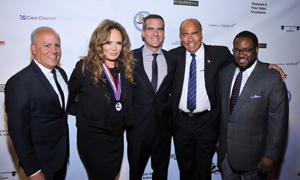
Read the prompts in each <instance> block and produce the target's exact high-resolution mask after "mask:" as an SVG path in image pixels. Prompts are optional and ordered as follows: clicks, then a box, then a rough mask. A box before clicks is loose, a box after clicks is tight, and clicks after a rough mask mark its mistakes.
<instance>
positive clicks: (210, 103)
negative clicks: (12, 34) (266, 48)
mask: <svg viewBox="0 0 300 180" xmlns="http://www.w3.org/2000/svg"><path fill="white" fill-rule="evenodd" d="M179 30H180V35H179V36H180V41H181V46H180V47H178V48H175V49H172V50H170V51H166V50H164V49H162V46H163V42H164V38H165V22H164V19H163V18H162V17H161V16H160V15H156V14H150V15H148V16H147V17H145V18H144V21H143V27H142V31H141V36H142V39H143V41H144V45H143V46H141V47H140V48H138V49H135V50H131V44H130V40H129V37H128V34H127V32H126V30H125V29H124V27H123V26H122V25H120V24H119V23H117V22H115V21H112V20H104V21H102V22H101V24H100V25H99V26H98V27H97V28H96V29H95V30H94V32H93V33H92V36H91V38H90V42H89V48H88V53H87V55H86V56H84V57H82V58H81V59H80V60H79V61H78V62H77V64H76V67H75V68H74V70H73V72H72V74H71V76H70V79H69V81H67V77H66V73H65V72H64V71H63V70H62V69H61V68H60V67H59V63H60V57H61V47H60V38H59V35H58V34H57V33H56V32H55V31H54V30H53V29H52V28H49V27H39V28H37V29H36V30H34V31H33V33H32V37H31V53H32V61H31V63H30V65H29V66H27V67H26V68H24V69H23V70H21V71H20V72H18V73H17V74H16V75H14V76H13V77H11V78H10V79H9V80H8V82H7V84H6V87H5V107H6V112H7V118H8V129H9V134H10V136H11V138H12V141H13V144H14V147H15V149H16V152H17V154H18V157H19V159H20V164H21V166H22V167H23V169H24V171H25V173H26V175H27V176H29V177H30V179H32V180H34V179H47V180H48V179H49V180H51V179H53V180H56V179H64V178H65V173H66V166H67V160H68V153H69V147H68V126H67V121H66V118H67V113H69V114H72V115H75V116H76V126H77V130H78V131H77V148H78V153H79V155H80V158H81V160H82V162H83V164H84V167H85V169H86V171H87V174H88V178H89V179H91V180H97V179H105V180H113V179H118V177H119V172H120V168H121V164H122V157H123V149H124V144H123V134H124V131H126V134H127V144H128V162H129V169H130V170H129V171H130V172H129V175H130V180H140V179H142V177H143V173H144V170H145V167H146V165H147V162H148V159H149V157H151V167H152V170H153V173H152V179H155V180H160V179H161V180H166V179H167V175H168V166H169V160H170V149H171V137H172V136H173V138H174V145H175V153H176V158H177V162H178V167H179V172H180V179H182V180H198V179H199V180H206V179H207V180H208V179H211V162H212V158H213V155H214V153H215V151H216V150H217V149H218V152H219V156H218V157H219V163H220V167H221V170H222V175H223V178H224V179H236V178H239V177H248V178H249V177H250V179H258V178H261V179H264V178H265V175H266V173H268V172H270V171H271V170H272V167H273V165H274V162H275V161H277V160H278V158H279V154H280V147H281V144H283V141H284V139H283V137H284V134H285V132H286V126H287V118H288V103H287V90H286V86H285V83H284V82H283V81H282V80H281V78H280V75H279V73H277V72H274V70H272V69H271V70H270V69H269V68H268V66H271V67H273V68H275V69H276V68H277V67H276V66H275V67H274V65H273V66H272V65H267V64H265V63H262V62H260V61H258V60H257V54H258V40H257V37H256V36H255V34H253V33H251V32H249V31H243V32H241V33H239V34H238V35H237V36H236V37H235V39H234V42H233V46H234V48H233V55H232V54H231V53H230V51H229V50H228V48H227V47H224V46H211V45H206V44H204V43H203V42H202V39H203V37H202V26H201V24H200V22H199V21H198V20H196V19H186V20H184V21H183V22H182V23H181V25H180V29H179ZM239 72H242V73H243V74H244V75H242V77H241V75H238V74H242V73H239ZM281 73H282V72H281ZM235 81H237V82H235ZM67 86H68V87H67ZM236 97H237V99H236ZM67 99H68V100H67ZM233 108H234V109H233Z"/></svg>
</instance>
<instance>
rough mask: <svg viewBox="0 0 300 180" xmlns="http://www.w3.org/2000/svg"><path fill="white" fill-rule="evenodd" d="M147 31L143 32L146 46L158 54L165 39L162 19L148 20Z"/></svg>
mask: <svg viewBox="0 0 300 180" xmlns="http://www.w3.org/2000/svg"><path fill="white" fill-rule="evenodd" d="M145 23H146V29H143V30H142V37H143V39H144V41H145V44H146V46H147V47H148V48H149V49H150V50H151V51H152V52H157V50H159V49H160V48H161V47H162V44H163V42H164V38H165V31H164V24H163V21H162V20H161V19H158V18H152V19H147V20H146V22H145Z"/></svg>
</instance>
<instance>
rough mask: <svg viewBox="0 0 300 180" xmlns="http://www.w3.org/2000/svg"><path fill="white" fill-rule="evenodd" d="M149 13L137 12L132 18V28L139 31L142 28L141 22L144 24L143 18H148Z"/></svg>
mask: <svg viewBox="0 0 300 180" xmlns="http://www.w3.org/2000/svg"><path fill="white" fill-rule="evenodd" d="M149 14H150V13H149V12H147V11H140V12H138V13H137V14H136V15H135V16H134V18H133V24H134V27H135V28H136V29H137V30H138V31H141V30H142V27H143V22H144V18H145V17H146V16H148V15H149Z"/></svg>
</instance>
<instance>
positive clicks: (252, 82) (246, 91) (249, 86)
mask: <svg viewBox="0 0 300 180" xmlns="http://www.w3.org/2000/svg"><path fill="white" fill-rule="evenodd" d="M260 69H261V63H260V62H259V61H258V60H257V64H256V66H255V68H254V69H253V71H252V73H251V75H250V76H249V78H248V80H247V82H246V84H245V86H244V88H243V90H242V92H241V95H240V96H239V99H238V101H237V103H236V105H235V107H234V111H233V112H232V114H234V112H236V110H238V109H241V108H242V107H243V105H244V103H245V102H247V101H248V100H249V98H250V96H251V93H252V92H254V89H255V88H256V84H257V83H256V82H257V79H259V74H260V73H259V71H260Z"/></svg>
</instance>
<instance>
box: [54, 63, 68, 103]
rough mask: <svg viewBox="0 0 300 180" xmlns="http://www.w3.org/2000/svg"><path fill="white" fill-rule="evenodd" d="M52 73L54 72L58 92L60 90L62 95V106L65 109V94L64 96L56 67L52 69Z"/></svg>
mask: <svg viewBox="0 0 300 180" xmlns="http://www.w3.org/2000/svg"><path fill="white" fill-rule="evenodd" d="M51 73H52V74H53V79H54V81H55V84H56V87H57V89H58V92H59V94H60V97H61V101H62V107H63V109H65V96H64V93H63V90H62V88H61V86H60V85H59V83H58V80H57V76H56V71H55V69H52V71H51Z"/></svg>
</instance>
